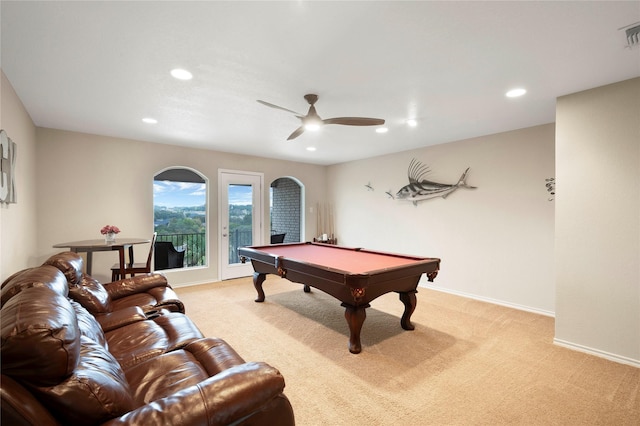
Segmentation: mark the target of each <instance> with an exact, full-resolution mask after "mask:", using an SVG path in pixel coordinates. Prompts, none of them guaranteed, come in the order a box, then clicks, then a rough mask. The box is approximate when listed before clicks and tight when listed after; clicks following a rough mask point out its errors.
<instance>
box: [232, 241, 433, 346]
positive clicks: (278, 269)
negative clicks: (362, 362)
mask: <svg viewBox="0 0 640 426" xmlns="http://www.w3.org/2000/svg"><path fill="white" fill-rule="evenodd" d="M238 254H239V255H240V260H241V261H242V262H243V263H245V262H246V261H247V259H249V260H251V264H252V265H253V269H254V271H255V273H254V274H253V285H254V287H255V288H256V291H257V292H258V298H257V299H256V302H263V301H264V299H265V295H264V290H263V289H262V283H263V282H264V280H265V279H266V275H267V274H276V275H279V276H280V277H282V278H286V279H288V280H289V281H292V282H296V283H301V284H303V285H304V291H305V292H309V291H311V289H310V287H314V288H317V289H318V290H322V291H324V292H325V293H327V294H329V295H331V296H333V297H335V298H336V299H338V300H339V301H341V302H342V306H343V307H344V308H345V314H344V315H345V318H346V320H347V324H348V325H349V333H350V336H349V351H350V352H351V353H354V354H357V353H360V351H361V350H362V346H361V344H360V331H361V330H362V324H363V323H364V320H365V318H366V312H365V309H366V308H368V307H369V306H370V305H369V303H370V302H371V301H372V300H374V299H375V298H376V297H378V296H381V295H383V294H385V293H389V292H391V291H395V292H396V293H398V294H399V295H400V300H401V301H402V303H403V304H404V313H403V315H402V319H401V320H400V325H401V326H402V328H403V329H405V330H413V329H414V326H413V324H411V314H413V311H414V310H415V308H416V293H417V290H416V288H417V287H418V282H419V281H420V277H421V276H422V274H427V278H428V279H429V281H433V279H434V278H435V277H436V275H437V274H438V270H439V268H440V259H437V258H426V257H417V256H407V255H401V254H392V253H384V252H378V251H371V250H365V249H361V248H348V247H341V246H336V245H330V244H321V243H311V242H307V243H292V244H275V245H265V246H251V247H242V248H239V249H238Z"/></svg>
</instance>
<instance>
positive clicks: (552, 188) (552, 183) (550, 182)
mask: <svg viewBox="0 0 640 426" xmlns="http://www.w3.org/2000/svg"><path fill="white" fill-rule="evenodd" d="M545 182H547V183H546V185H545V186H546V187H547V191H548V192H549V194H551V195H552V197H550V198H549V201H553V200H554V199H555V198H556V197H555V195H556V178H554V177H552V178H548V179H545Z"/></svg>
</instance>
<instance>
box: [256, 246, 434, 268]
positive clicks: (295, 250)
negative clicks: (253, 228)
mask: <svg viewBox="0 0 640 426" xmlns="http://www.w3.org/2000/svg"><path fill="white" fill-rule="evenodd" d="M253 248H255V249H257V250H260V251H263V252H265V253H269V254H271V255H274V256H284V257H286V258H290V259H295V260H296V261H298V262H305V263H311V264H314V265H318V266H324V267H327V268H333V269H338V270H341V271H345V272H346V273H350V274H366V273H369V272H374V271H378V270H380V269H387V268H394V267H398V266H403V265H409V264H412V263H414V262H416V260H421V259H422V258H418V257H413V256H404V255H396V254H390V253H381V252H372V251H365V250H359V249H350V248H344V247H339V246H331V245H325V244H290V245H289V244H285V245H270V246H262V247H253Z"/></svg>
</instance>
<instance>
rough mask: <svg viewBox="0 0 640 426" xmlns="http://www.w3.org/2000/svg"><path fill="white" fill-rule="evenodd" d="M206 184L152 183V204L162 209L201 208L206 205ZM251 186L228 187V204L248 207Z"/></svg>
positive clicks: (156, 181)
mask: <svg viewBox="0 0 640 426" xmlns="http://www.w3.org/2000/svg"><path fill="white" fill-rule="evenodd" d="M206 187H207V186H206V184H204V183H193V182H175V181H159V180H155V181H153V204H154V205H156V206H162V207H190V206H201V205H203V204H205V203H206V196H207V191H206ZM251 195H252V194H251V185H229V204H234V205H250V204H252V198H251Z"/></svg>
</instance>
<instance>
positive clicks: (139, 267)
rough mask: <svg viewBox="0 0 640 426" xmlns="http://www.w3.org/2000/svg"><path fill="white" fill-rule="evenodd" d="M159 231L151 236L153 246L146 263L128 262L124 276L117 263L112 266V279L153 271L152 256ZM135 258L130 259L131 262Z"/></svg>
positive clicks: (150, 248)
mask: <svg viewBox="0 0 640 426" xmlns="http://www.w3.org/2000/svg"><path fill="white" fill-rule="evenodd" d="M157 236H158V233H157V232H154V233H153V238H151V247H149V256H148V257H147V262H146V263H127V264H126V265H125V269H124V277H121V276H120V264H119V263H116V264H114V265H113V266H112V267H111V281H117V280H119V279H123V278H126V277H127V275H129V274H130V275H131V276H132V277H134V276H135V275H136V274H148V273H150V272H151V258H152V257H153V249H154V247H155V245H156V237H157ZM132 260H133V258H131V259H129V262H131V261H132Z"/></svg>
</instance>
